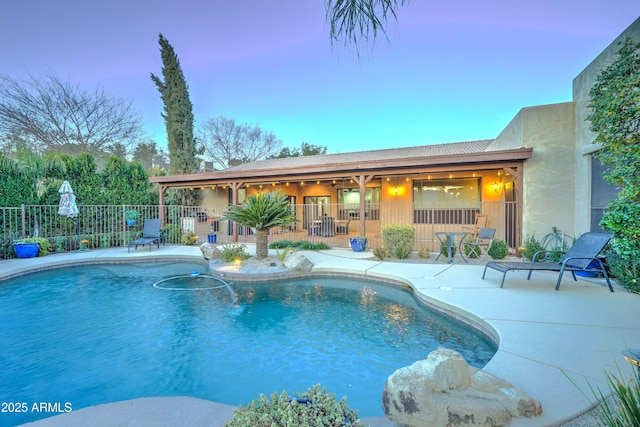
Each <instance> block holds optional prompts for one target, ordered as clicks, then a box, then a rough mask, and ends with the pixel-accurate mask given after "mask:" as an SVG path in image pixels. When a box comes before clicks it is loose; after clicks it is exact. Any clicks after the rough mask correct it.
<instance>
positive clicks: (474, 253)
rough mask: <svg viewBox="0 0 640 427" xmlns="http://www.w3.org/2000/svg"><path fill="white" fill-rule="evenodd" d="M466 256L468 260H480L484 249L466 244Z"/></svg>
mask: <svg viewBox="0 0 640 427" xmlns="http://www.w3.org/2000/svg"><path fill="white" fill-rule="evenodd" d="M464 254H465V255H466V256H467V258H471V259H473V258H478V257H479V256H480V255H482V249H480V247H479V246H477V245H471V244H469V243H465V244H464Z"/></svg>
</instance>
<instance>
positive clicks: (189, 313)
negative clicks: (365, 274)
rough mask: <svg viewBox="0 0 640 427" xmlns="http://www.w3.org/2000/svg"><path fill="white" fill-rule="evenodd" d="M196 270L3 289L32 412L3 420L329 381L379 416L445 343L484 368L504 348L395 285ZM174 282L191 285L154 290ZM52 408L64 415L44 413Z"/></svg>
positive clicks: (0, 285) (42, 275)
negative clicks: (393, 391)
mask: <svg viewBox="0 0 640 427" xmlns="http://www.w3.org/2000/svg"><path fill="white" fill-rule="evenodd" d="M194 270H198V271H199V272H200V274H201V275H205V274H208V272H207V268H206V267H205V266H203V265H202V264H198V263H140V264H125V265H92V266H82V267H73V268H64V269H57V270H50V271H45V272H39V273H33V274H30V275H27V276H22V277H18V278H15V279H11V280H10V281H6V282H0V307H2V310H0V324H2V325H3V333H2V334H1V336H0V369H1V372H2V375H1V378H2V380H1V381H0V396H1V397H2V400H3V402H4V401H6V402H17V403H20V402H25V403H27V407H28V409H29V410H28V411H25V412H23V413H1V414H0V424H5V423H7V424H19V423H24V422H28V421H33V420H35V419H39V418H44V417H46V416H51V415H55V413H52V412H55V411H60V412H62V411H64V410H65V409H66V408H69V407H71V408H72V409H80V408H82V407H86V406H91V405H95V404H99V403H107V402H112V401H118V400H124V399H132V398H137V397H145V396H177V395H185V396H192V397H199V398H203V399H208V400H213V401H218V402H222V403H227V404H231V405H238V404H246V403H248V402H250V401H251V400H253V399H255V398H257V397H258V396H259V394H260V393H264V394H267V395H269V394H270V393H272V392H274V391H278V392H280V391H282V390H283V389H286V390H287V392H289V393H293V392H296V391H304V390H306V389H307V388H309V387H311V386H312V385H314V384H318V383H319V384H322V385H323V386H325V387H326V389H327V391H329V392H332V393H335V394H336V396H337V397H338V398H341V397H342V396H347V399H348V400H347V403H348V404H349V407H351V408H357V409H359V412H360V416H361V417H370V416H378V415H382V414H383V411H382V407H381V404H380V398H381V394H382V388H383V386H384V383H385V381H386V378H387V377H388V376H389V375H390V374H391V373H393V371H394V370H396V369H397V368H400V367H403V366H406V365H409V364H411V363H413V362H414V361H416V360H419V359H424V358H426V356H427V355H428V353H429V352H431V351H432V350H434V349H436V348H438V347H441V346H444V347H447V348H451V349H454V350H456V351H458V352H460V353H461V354H462V355H463V356H464V357H465V358H466V359H467V361H469V363H470V364H472V365H474V366H477V367H482V366H484V365H485V364H486V363H487V362H488V361H489V360H490V359H491V357H492V356H493V354H495V352H496V349H497V347H496V345H495V343H493V342H492V341H491V340H490V339H488V338H487V337H486V336H484V335H483V334H481V333H479V332H478V331H476V330H473V329H470V328H469V327H468V326H466V325H464V324H462V323H460V322H457V321H455V320H453V319H450V318H448V317H446V316H443V315H441V314H439V313H437V312H433V311H431V310H427V309H425V307H424V306H423V305H422V304H420V303H419V302H417V301H416V300H415V298H414V297H413V295H412V293H411V292H409V291H408V290H405V289H402V288H398V287H396V286H390V285H385V284H380V283H375V282H370V281H361V280H354V279H340V278H324V277H322V278H312V279H302V280H287V281H280V282H269V283H234V284H233V285H232V290H233V293H234V294H235V297H234V296H233V295H232V293H231V292H229V290H228V289H227V288H226V287H221V286H218V285H219V283H220V282H217V281H215V282H212V283H213V284H215V285H216V286H207V283H209V282H208V280H209V281H210V280H211V279H206V278H197V279H195V278H190V277H189V276H190V273H191V272H192V271H194ZM174 276H186V277H185V278H184V279H180V280H175V281H174V280H171V281H168V282H162V283H161V284H160V286H157V287H154V286H153V285H154V283H156V282H158V281H161V280H163V279H166V278H170V277H174ZM167 285H168V286H167ZM194 288H209V289H199V290H195V289H194ZM174 289H180V290H174ZM185 289H191V290H185ZM236 298H237V301H236V303H235V304H234V300H235V299H236ZM41 402H44V403H50V404H51V405H49V406H46V405H45V408H48V409H51V410H52V411H48V412H47V411H44V412H34V411H32V410H31V409H32V407H33V404H34V403H41ZM67 404H68V405H67Z"/></svg>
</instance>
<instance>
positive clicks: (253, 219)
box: [222, 191, 297, 259]
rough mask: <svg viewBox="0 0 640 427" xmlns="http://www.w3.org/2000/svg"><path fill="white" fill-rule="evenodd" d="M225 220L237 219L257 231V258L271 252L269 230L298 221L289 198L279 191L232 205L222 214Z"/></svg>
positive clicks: (261, 194)
mask: <svg viewBox="0 0 640 427" xmlns="http://www.w3.org/2000/svg"><path fill="white" fill-rule="evenodd" d="M222 219H223V220H230V221H235V222H237V223H238V224H240V225H244V226H245V227H251V228H254V229H255V231H256V258H258V259H263V258H266V257H267V256H268V254H269V246H268V245H269V242H268V238H269V230H270V229H272V228H273V227H282V226H284V225H287V224H290V223H292V222H295V221H297V219H296V217H295V215H294V214H293V213H292V212H291V209H290V207H289V200H288V199H287V196H286V195H285V194H282V193H280V192H279V191H273V192H270V193H262V192H260V193H258V194H254V195H251V196H249V198H248V199H247V201H245V202H243V203H242V206H230V207H229V210H228V211H226V212H225V213H224V214H223V215H222Z"/></svg>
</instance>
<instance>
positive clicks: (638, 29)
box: [573, 18, 640, 234]
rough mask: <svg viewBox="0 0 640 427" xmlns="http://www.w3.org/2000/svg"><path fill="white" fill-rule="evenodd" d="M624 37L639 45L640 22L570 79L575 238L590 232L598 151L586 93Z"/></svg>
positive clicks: (608, 62) (635, 22)
mask: <svg viewBox="0 0 640 427" xmlns="http://www.w3.org/2000/svg"><path fill="white" fill-rule="evenodd" d="M626 37H631V38H633V39H634V40H635V41H640V18H638V19H636V20H635V21H634V22H633V24H631V25H630V26H629V27H628V28H627V29H626V30H625V31H624V32H622V34H620V35H619V36H618V37H617V38H616V39H615V40H614V41H613V42H612V43H611V44H610V45H609V46H608V47H607V48H606V49H605V50H604V51H602V53H601V54H600V55H598V56H597V57H596V58H595V59H594V60H593V61H592V62H591V63H590V64H589V65H588V66H587V67H586V68H585V69H584V70H583V71H582V72H581V73H580V74H578V76H577V77H576V78H575V79H573V101H574V102H575V104H576V151H575V157H576V158H575V162H576V175H575V176H576V210H575V224H576V225H575V226H576V231H577V234H581V233H584V232H586V231H589V227H590V221H591V217H590V212H591V160H590V156H589V154H590V153H592V152H593V151H595V150H596V149H597V148H598V147H597V146H595V145H594V144H593V140H594V135H593V134H592V133H591V131H590V130H589V128H590V126H591V123H590V122H589V121H588V120H587V116H588V115H589V107H588V104H589V91H590V90H591V87H592V86H593V84H594V83H595V80H596V77H597V76H598V74H599V73H600V70H601V69H602V68H603V67H605V66H607V65H608V64H610V63H612V62H613V61H614V59H615V57H616V53H617V52H618V50H619V49H620V46H619V43H620V42H621V41H623V40H624V39H625V38H626Z"/></svg>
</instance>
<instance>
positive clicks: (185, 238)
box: [180, 230, 198, 245]
mask: <svg viewBox="0 0 640 427" xmlns="http://www.w3.org/2000/svg"><path fill="white" fill-rule="evenodd" d="M197 241H198V236H196V233H194V232H193V231H191V230H187V231H185V232H184V233H183V234H182V238H181V239H180V243H182V244H183V245H195V244H196V242H197Z"/></svg>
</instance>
